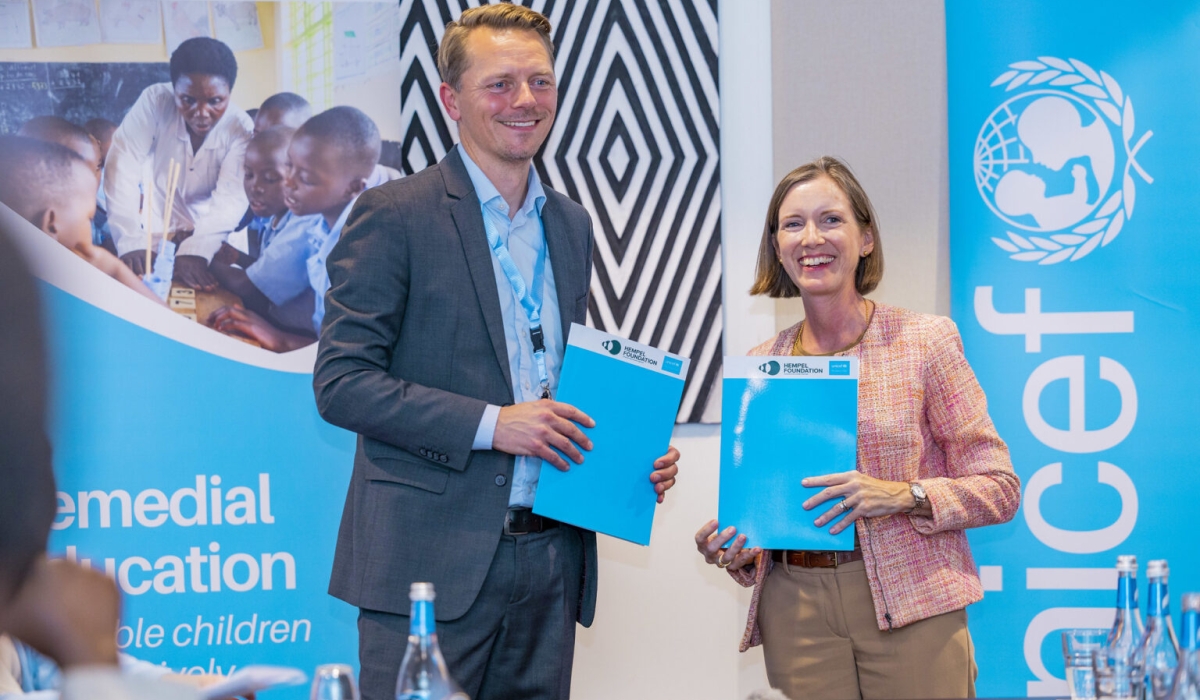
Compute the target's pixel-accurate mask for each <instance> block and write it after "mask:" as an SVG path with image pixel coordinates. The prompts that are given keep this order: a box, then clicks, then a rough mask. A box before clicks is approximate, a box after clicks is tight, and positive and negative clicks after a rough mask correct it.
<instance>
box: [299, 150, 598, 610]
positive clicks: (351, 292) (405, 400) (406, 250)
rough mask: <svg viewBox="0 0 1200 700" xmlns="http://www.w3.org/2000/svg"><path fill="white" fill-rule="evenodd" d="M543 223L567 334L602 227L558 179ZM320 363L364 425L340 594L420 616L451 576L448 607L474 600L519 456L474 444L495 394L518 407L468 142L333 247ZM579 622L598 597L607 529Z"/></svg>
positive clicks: (333, 407)
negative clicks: (418, 587)
mask: <svg viewBox="0 0 1200 700" xmlns="http://www.w3.org/2000/svg"><path fill="white" fill-rule="evenodd" d="M542 220H543V223H544V228H545V232H546V243H547V245H548V248H549V256H550V263H551V265H552V266H553V267H554V279H555V283H556V287H557V296H558V303H559V308H560V310H561V315H562V324H563V329H562V332H563V337H564V338H566V337H567V331H568V329H569V328H570V324H571V322H572V321H575V322H579V323H583V322H584V318H585V315H586V313H587V301H588V287H589V280H590V277H591V271H592V245H593V241H592V228H591V219H590V217H589V216H588V213H587V211H586V210H584V209H583V207H581V206H579V205H578V204H576V203H574V202H572V201H571V200H570V199H568V198H566V197H564V196H563V195H561V194H559V193H557V192H555V191H553V190H551V189H549V188H547V189H546V202H545V205H544V206H543V208H542ZM328 266H329V281H330V289H329V293H328V295H327V296H326V299H325V321H324V324H323V327H322V331H321V341H320V346H319V350H318V352H317V364H316V368H315V369H314V371H313V388H314V391H315V392H316V397H317V408H318V410H320V412H321V415H322V416H323V417H324V418H325V419H326V420H327V421H329V422H330V423H333V424H334V425H338V426H341V427H343V428H346V429H348V430H352V431H354V432H356V433H358V448H357V451H356V452H355V456H354V472H353V475H352V476H351V482H350V490H349V493H348V494H347V496H346V505H345V510H344V511H343V514H342V524H341V528H340V530H339V531H338V542H337V552H336V554H335V557H334V562H333V575H332V578H331V580H330V584H329V592H330V593H331V594H332V595H334V596H336V597H338V598H341V599H342V600H345V601H346V602H348V603H351V604H352V605H356V606H358V607H361V608H367V609H370V610H379V611H383V612H391V613H398V614H407V613H408V609H409V602H408V587H409V584H410V583H412V582H413V581H432V582H433V583H434V584H435V585H436V586H437V593H438V600H437V606H436V610H437V617H438V619H440V620H453V619H456V618H458V617H461V616H462V615H463V614H464V613H466V612H467V610H468V609H469V608H470V607H471V604H472V603H473V602H474V601H475V598H476V596H477V595H478V593H479V590H480V588H481V587H482V585H483V580H484V577H485V576H486V575H487V571H488V567H489V566H490V565H491V562H492V557H493V555H494V553H495V550H496V546H497V544H498V543H499V540H500V532H501V528H502V526H503V522H504V514H505V511H506V510H507V509H508V498H509V491H510V489H511V485H512V476H513V465H514V462H515V460H514V458H513V457H512V456H511V455H507V454H503V453H501V452H497V451H494V450H488V451H472V450H471V443H472V442H473V441H474V438H475V432H476V430H477V428H478V427H479V420H480V418H481V417H482V416H483V411H484V408H485V406H486V405H487V404H489V403H491V404H496V405H501V406H503V405H507V404H511V403H513V390H512V380H511V378H510V377H509V368H508V349H507V346H506V345H505V340H504V322H503V318H502V316H501V312H500V299H499V296H498V294H497V291H496V277H495V273H494V272H493V269H492V254H491V251H490V250H489V249H488V244H487V236H486V234H485V233H484V228H483V217H482V214H481V213H480V209H479V199H478V197H476V195H475V189H474V186H473V185H472V184H471V179H470V177H469V176H468V175H467V171H466V168H465V167H464V166H463V163H462V158H461V157H460V156H459V155H458V151H457V149H456V150H453V151H451V153H450V155H448V156H447V157H446V158H445V159H444V160H443V161H442V162H441V163H439V164H437V165H436V166H433V167H430V168H428V169H426V170H424V171H422V172H420V173H417V174H416V175H413V176H411V177H407V178H403V179H401V180H395V181H392V182H389V183H386V184H384V185H381V186H380V187H376V188H374V189H370V190H367V191H366V192H365V193H364V194H363V195H362V196H361V197H359V199H358V203H357V204H356V205H355V207H354V209H353V211H352V212H351V214H350V218H349V219H348V221H347V222H346V226H345V229H344V230H343V232H342V238H341V241H340V242H339V243H338V244H337V246H336V247H335V248H334V250H333V252H332V253H331V254H330V256H329V260H328ZM578 532H579V533H580V536H581V537H582V538H583V543H584V552H585V568H584V581H583V586H582V590H581V591H580V605H579V621H580V622H581V623H583V624H584V625H585V626H586V625H590V624H591V621H592V617H593V615H594V612H595V603H596V537H595V534H594V533H592V532H587V531H578Z"/></svg>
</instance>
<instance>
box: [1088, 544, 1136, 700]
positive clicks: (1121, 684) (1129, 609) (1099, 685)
mask: <svg viewBox="0 0 1200 700" xmlns="http://www.w3.org/2000/svg"><path fill="white" fill-rule="evenodd" d="M1143 636H1144V632H1143V631H1142V616H1141V614H1140V613H1139V611H1138V602H1137V557H1135V556H1133V555H1131V554H1122V555H1120V556H1118V557H1117V614H1116V619H1115V620H1114V621H1113V626H1112V629H1111V630H1110V631H1109V633H1108V642H1107V643H1106V644H1105V647H1104V649H1103V650H1102V651H1101V652H1098V653H1099V654H1101V656H1102V658H1103V661H1104V663H1105V665H1106V668H1105V669H1101V668H1099V667H1097V669H1096V674H1097V676H1096V691H1097V694H1098V695H1099V696H1101V697H1112V698H1136V697H1139V696H1140V695H1141V686H1142V681H1143V680H1144V678H1145V675H1144V674H1145V671H1144V670H1143V669H1141V668H1139V667H1138V666H1137V662H1138V650H1139V642H1141V640H1142V637H1143Z"/></svg>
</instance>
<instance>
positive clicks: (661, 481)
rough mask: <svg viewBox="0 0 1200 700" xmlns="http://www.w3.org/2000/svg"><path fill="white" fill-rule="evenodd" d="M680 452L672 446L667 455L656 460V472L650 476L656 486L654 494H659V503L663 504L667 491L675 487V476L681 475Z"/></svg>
mask: <svg viewBox="0 0 1200 700" xmlns="http://www.w3.org/2000/svg"><path fill="white" fill-rule="evenodd" d="M678 461H679V450H677V449H675V447H674V446H673V445H672V446H671V447H670V449H668V450H667V453H666V454H665V455H663V456H662V457H659V458H658V459H656V460H654V472H653V473H652V474H650V482H651V483H653V484H654V492H655V493H657V494H658V502H659V503H662V502H663V497H664V496H666V494H667V489H669V488H671V487H672V486H674V485H675V475H676V474H678V473H679V465H678V464H676V463H677V462H678Z"/></svg>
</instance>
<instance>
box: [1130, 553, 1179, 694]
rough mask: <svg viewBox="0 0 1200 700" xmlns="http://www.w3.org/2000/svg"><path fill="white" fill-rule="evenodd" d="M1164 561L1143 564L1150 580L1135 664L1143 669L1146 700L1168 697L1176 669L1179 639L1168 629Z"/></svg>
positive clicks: (1168, 615)
mask: <svg viewBox="0 0 1200 700" xmlns="http://www.w3.org/2000/svg"><path fill="white" fill-rule="evenodd" d="M1168 573H1169V569H1168V568H1167V560H1166V559H1155V560H1153V561H1151V562H1149V563H1148V564H1146V578H1147V579H1149V581H1150V587H1149V590H1148V595H1147V596H1146V598H1147V600H1146V633H1145V635H1144V636H1143V637H1142V644H1141V647H1140V649H1139V650H1138V662H1139V663H1140V664H1144V666H1143V667H1144V668H1145V669H1146V698H1147V700H1166V698H1167V696H1168V695H1170V694H1171V683H1172V682H1173V681H1174V679H1175V669H1176V667H1177V666H1179V640H1177V639H1176V638H1175V628H1174V627H1172V626H1171V606H1170V603H1169V599H1168V597H1167V575H1168Z"/></svg>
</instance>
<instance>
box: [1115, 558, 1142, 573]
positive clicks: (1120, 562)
mask: <svg viewBox="0 0 1200 700" xmlns="http://www.w3.org/2000/svg"><path fill="white" fill-rule="evenodd" d="M1117 572H1118V573H1130V574H1136V573H1137V557H1136V556H1134V555H1132V554H1118V555H1117Z"/></svg>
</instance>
